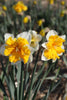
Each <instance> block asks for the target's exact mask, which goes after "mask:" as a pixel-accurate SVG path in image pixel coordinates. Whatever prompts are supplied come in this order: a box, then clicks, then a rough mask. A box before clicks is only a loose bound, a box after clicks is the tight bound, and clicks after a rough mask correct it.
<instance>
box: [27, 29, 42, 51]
mask: <svg viewBox="0 0 67 100" xmlns="http://www.w3.org/2000/svg"><path fill="white" fill-rule="evenodd" d="M28 34H29V35H30V40H31V41H30V46H31V47H32V48H33V50H34V51H37V50H38V49H39V42H40V41H41V39H42V36H41V35H39V34H37V32H36V31H34V30H30V31H29V32H28Z"/></svg>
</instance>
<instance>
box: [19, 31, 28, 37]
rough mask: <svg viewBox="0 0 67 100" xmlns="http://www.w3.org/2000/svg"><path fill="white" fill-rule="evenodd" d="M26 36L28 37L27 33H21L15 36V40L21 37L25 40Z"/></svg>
mask: <svg viewBox="0 0 67 100" xmlns="http://www.w3.org/2000/svg"><path fill="white" fill-rule="evenodd" d="M27 35H28V33H27V32H23V33H20V34H18V35H17V38H19V37H21V38H26V37H27Z"/></svg>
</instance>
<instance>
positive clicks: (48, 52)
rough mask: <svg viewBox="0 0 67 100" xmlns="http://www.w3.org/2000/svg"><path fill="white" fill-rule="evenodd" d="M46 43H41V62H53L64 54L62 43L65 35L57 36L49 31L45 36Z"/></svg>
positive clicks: (52, 31) (54, 32)
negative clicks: (42, 49)
mask: <svg viewBox="0 0 67 100" xmlns="http://www.w3.org/2000/svg"><path fill="white" fill-rule="evenodd" d="M46 38H47V40H48V42H46V43H43V44H42V46H43V47H44V48H45V50H44V51H43V54H42V60H50V59H52V60H53V62H54V61H55V60H56V59H59V58H60V57H59V56H60V55H62V53H64V52H65V50H64V46H63V42H65V35H63V36H58V34H57V32H56V31H54V30H51V31H49V32H48V34H47V36H46Z"/></svg>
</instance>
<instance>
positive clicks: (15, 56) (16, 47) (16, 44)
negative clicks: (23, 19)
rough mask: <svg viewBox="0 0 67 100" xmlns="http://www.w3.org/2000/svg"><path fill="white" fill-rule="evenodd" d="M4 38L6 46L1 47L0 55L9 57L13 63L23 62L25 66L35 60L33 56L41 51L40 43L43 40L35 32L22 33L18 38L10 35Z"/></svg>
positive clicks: (7, 34)
mask: <svg viewBox="0 0 67 100" xmlns="http://www.w3.org/2000/svg"><path fill="white" fill-rule="evenodd" d="M4 37H5V44H4V45H3V46H2V47H1V49H0V53H1V54H2V52H3V54H4V55H5V56H9V61H10V62H12V63H16V62H18V61H23V62H24V64H26V63H27V62H28V61H30V62H31V61H32V60H33V57H32V54H33V53H34V51H37V50H38V49H39V42H40V41H41V39H42V37H41V35H38V34H37V33H36V31H33V30H30V31H29V32H23V33H20V34H18V35H17V37H16V38H14V35H13V34H10V33H6V34H5V35H4ZM3 48H4V49H3Z"/></svg>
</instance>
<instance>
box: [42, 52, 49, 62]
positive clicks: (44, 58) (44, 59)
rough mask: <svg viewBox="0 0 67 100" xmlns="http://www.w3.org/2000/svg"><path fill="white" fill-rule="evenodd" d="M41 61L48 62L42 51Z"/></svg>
mask: <svg viewBox="0 0 67 100" xmlns="http://www.w3.org/2000/svg"><path fill="white" fill-rule="evenodd" d="M41 60H43V61H48V60H49V59H47V58H46V57H45V56H44V51H43V53H42V56H41Z"/></svg>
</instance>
